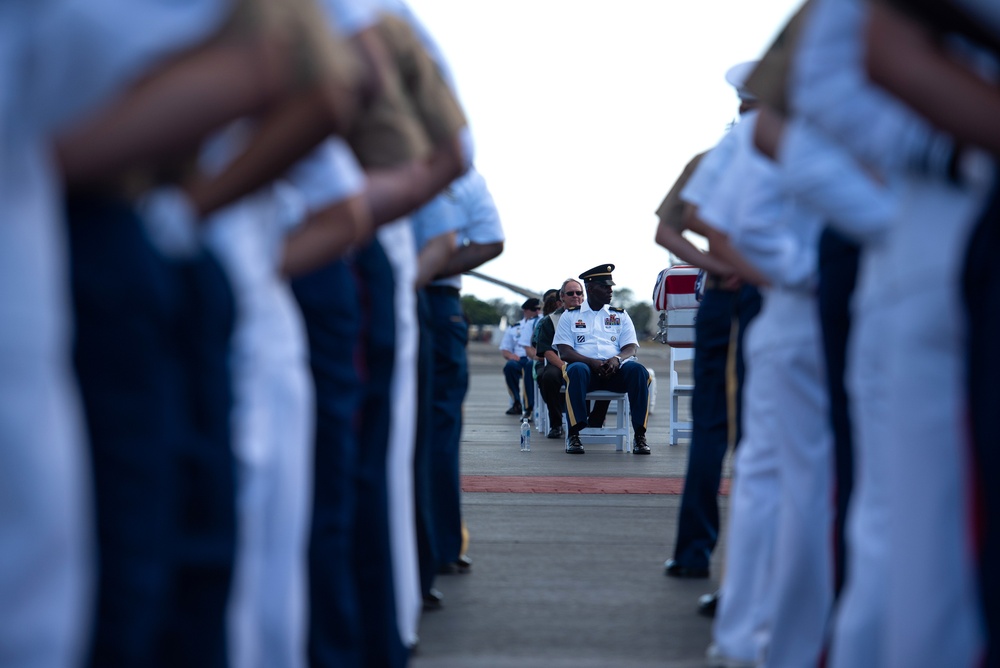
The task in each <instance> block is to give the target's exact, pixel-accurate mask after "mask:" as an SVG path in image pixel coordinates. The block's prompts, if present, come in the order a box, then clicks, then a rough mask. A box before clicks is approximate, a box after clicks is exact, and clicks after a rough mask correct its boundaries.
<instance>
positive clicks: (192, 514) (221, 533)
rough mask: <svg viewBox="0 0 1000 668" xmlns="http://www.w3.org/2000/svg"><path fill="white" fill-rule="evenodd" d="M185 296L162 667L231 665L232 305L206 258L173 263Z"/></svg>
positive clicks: (219, 272)
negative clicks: (174, 522) (187, 422)
mask: <svg viewBox="0 0 1000 668" xmlns="http://www.w3.org/2000/svg"><path fill="white" fill-rule="evenodd" d="M177 271H178V273H179V275H180V283H181V287H182V290H183V303H182V304H181V314H180V317H181V319H180V323H179V328H178V330H179V331H178V333H177V339H178V341H179V342H180V346H181V357H182V360H183V362H184V365H183V370H184V379H185V390H186V394H187V397H188V400H189V402H190V414H191V418H192V419H191V426H192V427H193V431H192V434H191V438H187V439H184V441H183V443H182V444H181V448H180V451H179V453H178V457H179V461H180V464H179V470H180V476H179V479H178V485H179V487H178V496H179V503H180V533H181V536H180V540H178V541H177V543H176V544H175V545H174V551H175V555H176V558H175V561H176V572H175V580H174V587H173V592H172V593H173V604H172V605H171V606H170V611H169V617H168V620H167V623H168V628H167V636H166V639H165V641H164V642H163V643H162V646H161V649H160V651H159V658H160V665H163V666H212V667H215V668H225V667H226V666H228V665H229V661H228V653H227V650H226V607H227V604H228V600H229V591H230V585H231V582H232V571H233V560H234V558H235V553H236V464H235V458H234V456H233V451H232V434H231V430H230V414H231V410H232V401H233V398H232V384H231V376H230V373H229V346H230V340H231V337H232V332H233V326H234V324H235V318H236V304H235V299H234V296H233V293H232V289H231V287H230V284H229V279H228V278H227V277H226V274H225V272H224V271H223V269H222V267H221V266H220V265H219V263H218V261H217V260H216V259H215V258H214V256H213V255H212V254H211V253H209V252H207V251H206V252H202V253H199V254H198V255H196V256H195V257H192V258H190V259H186V260H184V261H181V262H178V263H177Z"/></svg>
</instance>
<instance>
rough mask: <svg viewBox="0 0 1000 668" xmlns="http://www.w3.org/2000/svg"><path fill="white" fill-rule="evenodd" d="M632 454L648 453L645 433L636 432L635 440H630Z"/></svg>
mask: <svg viewBox="0 0 1000 668" xmlns="http://www.w3.org/2000/svg"><path fill="white" fill-rule="evenodd" d="M632 454H633V455H648V454H649V445H647V444H646V435H645V434H636V435H635V440H634V441H633V442H632Z"/></svg>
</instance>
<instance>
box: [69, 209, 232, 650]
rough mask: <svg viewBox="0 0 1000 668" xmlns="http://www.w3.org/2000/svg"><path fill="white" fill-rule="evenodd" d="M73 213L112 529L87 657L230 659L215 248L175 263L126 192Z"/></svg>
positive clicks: (228, 502)
mask: <svg viewBox="0 0 1000 668" xmlns="http://www.w3.org/2000/svg"><path fill="white" fill-rule="evenodd" d="M67 214H68V215H67V218H68V221H69V230H70V249H71V272H72V274H71V275H72V280H73V302H74V309H75V318H76V340H75V349H74V359H75V364H76V369H77V375H78V378H79V382H80V388H81V395H82V398H83V402H84V411H85V417H86V421H87V427H88V434H89V437H90V446H91V452H92V463H93V475H94V483H95V503H96V518H97V531H98V546H97V547H98V567H99V579H98V591H97V618H96V623H95V627H94V631H93V643H92V646H91V653H90V659H89V663H90V665H93V666H156V665H163V666H174V665H185V666H212V667H222V666H225V665H227V663H228V662H227V656H226V647H225V609H226V604H227V600H228V595H229V587H230V581H231V575H232V564H233V555H234V551H235V524H236V519H235V480H234V460H233V454H232V450H231V443H230V430H229V414H230V408H231V403H232V397H231V386H230V377H229V368H228V349H229V341H230V336H231V334H232V328H233V322H234V317H235V309H234V302H233V296H232V292H231V290H230V287H229V283H228V280H227V279H226V277H225V275H224V273H223V271H222V269H221V267H220V266H219V265H218V263H217V262H216V261H215V260H214V259H213V258H212V257H211V256H210V255H209V254H207V253H204V254H199V255H196V256H194V257H192V258H190V259H187V260H184V261H182V262H170V261H167V260H165V259H164V258H162V257H161V256H160V255H159V254H158V253H157V252H156V251H155V250H154V249H153V248H152V247H151V246H150V244H149V242H148V240H147V239H146V237H145V235H144V233H143V230H142V225H141V222H140V220H139V219H138V218H137V217H136V215H135V213H134V211H133V210H132V208H131V206H130V205H129V204H128V203H126V202H124V201H120V200H116V199H113V198H107V197H89V196H88V197H81V196H75V197H72V198H70V199H69V200H68V202H67Z"/></svg>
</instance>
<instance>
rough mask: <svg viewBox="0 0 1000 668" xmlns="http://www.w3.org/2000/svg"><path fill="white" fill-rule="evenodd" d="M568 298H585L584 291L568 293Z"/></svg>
mask: <svg viewBox="0 0 1000 668" xmlns="http://www.w3.org/2000/svg"><path fill="white" fill-rule="evenodd" d="M566 296H567V297H582V296H583V290H574V291H573V292H567V293H566Z"/></svg>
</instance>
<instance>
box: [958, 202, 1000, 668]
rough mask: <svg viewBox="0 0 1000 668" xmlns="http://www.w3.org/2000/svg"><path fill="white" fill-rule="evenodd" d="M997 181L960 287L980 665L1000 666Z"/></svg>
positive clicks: (999, 250)
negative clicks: (974, 499)
mask: <svg viewBox="0 0 1000 668" xmlns="http://www.w3.org/2000/svg"><path fill="white" fill-rule="evenodd" d="M998 257H1000V184H994V187H993V194H992V197H991V198H990V200H989V203H988V204H987V206H986V209H985V210H984V212H983V215H982V217H981V219H980V221H979V223H978V224H977V226H976V229H975V231H974V232H973V234H972V239H971V243H970V244H969V249H968V252H967V254H966V260H965V272H964V276H963V292H964V297H965V305H966V313H967V317H968V329H969V345H968V366H967V369H968V390H969V416H970V422H971V425H970V426H971V431H972V445H973V449H974V455H975V462H976V466H975V473H976V476H977V478H976V483H977V484H976V486H977V495H978V500H979V502H980V511H981V512H980V517H979V518H978V519H979V520H980V522H979V548H980V552H979V577H980V592H981V597H982V604H983V611H984V615H985V620H986V634H987V654H986V661H985V662H984V665H986V666H1000V485H997V475H998V473H1000V421H998V420H997V417H996V411H997V407H998V406H1000V384H998V383H997V377H998V376H997V373H998V372H1000V346H998V345H997V341H1000V268H998V266H997V258H998Z"/></svg>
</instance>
